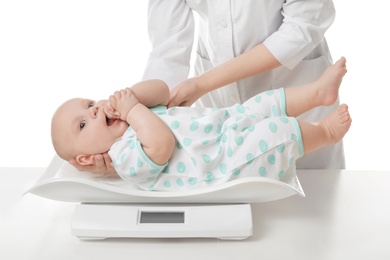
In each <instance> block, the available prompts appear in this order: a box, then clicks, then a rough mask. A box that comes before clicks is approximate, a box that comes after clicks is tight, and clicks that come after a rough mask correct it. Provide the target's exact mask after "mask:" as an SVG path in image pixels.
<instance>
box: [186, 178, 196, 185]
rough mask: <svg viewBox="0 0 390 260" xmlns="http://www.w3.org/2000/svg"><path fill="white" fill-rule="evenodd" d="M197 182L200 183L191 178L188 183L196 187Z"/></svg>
mask: <svg viewBox="0 0 390 260" xmlns="http://www.w3.org/2000/svg"><path fill="white" fill-rule="evenodd" d="M197 181H198V179H196V178H189V179H188V182H189V184H190V185H191V186H194V185H196V183H197Z"/></svg>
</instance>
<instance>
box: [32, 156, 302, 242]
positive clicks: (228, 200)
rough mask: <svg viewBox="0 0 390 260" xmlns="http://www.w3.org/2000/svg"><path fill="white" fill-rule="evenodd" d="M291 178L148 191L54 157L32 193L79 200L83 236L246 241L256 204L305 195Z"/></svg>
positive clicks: (76, 231) (75, 224)
mask: <svg viewBox="0 0 390 260" xmlns="http://www.w3.org/2000/svg"><path fill="white" fill-rule="evenodd" d="M289 182H290V183H289V184H287V183H285V182H281V181H277V180H273V179H269V178H264V177H251V178H242V179H238V180H234V181H231V182H228V183H225V184H222V185H218V186H214V187H208V188H202V189H196V190H189V191H180V192H155V191H143V190H139V189H136V188H135V187H134V186H132V185H131V184H129V183H127V182H125V181H123V180H122V179H120V178H113V177H110V178H108V177H104V176H97V175H94V174H92V173H86V172H79V171H77V170H76V169H75V168H74V167H72V166H71V165H69V164H68V163H67V162H65V161H63V160H62V159H60V158H59V157H58V156H54V158H53V160H52V161H51V163H50V165H49V167H48V168H47V169H46V171H45V172H44V174H43V175H42V176H41V178H40V179H39V180H38V181H37V183H36V184H35V185H34V186H33V187H32V188H31V189H29V190H28V191H27V192H29V193H32V194H35V195H38V196H41V197H45V198H49V199H53V200H59V201H67V202H77V203H78V204H77V205H76V208H75V211H74V215H73V219H72V227H71V228H72V234H73V235H75V236H77V237H79V238H81V239H105V238H126V237H127V238H130V237H134V238H135V237H137V238H157V237H158V238H174V237H175V238H179V237H180V238H185V237H213V238H219V239H245V238H247V237H250V236H251V235H252V233H253V228H252V212H251V206H250V203H259V202H267V201H273V200H278V199H283V198H286V197H289V196H292V195H296V194H299V195H301V196H304V193H303V190H302V188H301V186H300V184H299V181H298V179H297V178H296V177H295V178H293V179H292V180H290V181H289Z"/></svg>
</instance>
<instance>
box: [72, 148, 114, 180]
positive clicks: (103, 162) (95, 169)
mask: <svg viewBox="0 0 390 260" xmlns="http://www.w3.org/2000/svg"><path fill="white" fill-rule="evenodd" d="M69 163H70V164H71V165H72V166H73V167H75V168H76V169H77V170H79V171H86V172H92V173H96V174H102V175H114V174H116V171H115V168H114V166H113V163H112V160H111V158H110V156H109V155H108V153H103V154H97V155H95V165H89V166H88V165H80V164H79V163H78V162H77V161H76V160H74V159H72V160H70V161H69Z"/></svg>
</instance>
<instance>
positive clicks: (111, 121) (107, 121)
mask: <svg viewBox="0 0 390 260" xmlns="http://www.w3.org/2000/svg"><path fill="white" fill-rule="evenodd" d="M114 122H115V119H113V118H108V117H106V123H107V126H112V125H113V124H114Z"/></svg>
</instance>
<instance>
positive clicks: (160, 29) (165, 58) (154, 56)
mask: <svg viewBox="0 0 390 260" xmlns="http://www.w3.org/2000/svg"><path fill="white" fill-rule="evenodd" d="M194 26H195V22H194V17H193V13H192V11H191V9H190V7H189V6H188V5H187V3H186V1H183V0H169V1H167V0H149V6H148V33H149V40H150V42H151V44H152V51H151V53H150V55H149V59H148V61H147V64H146V68H145V71H144V75H143V79H161V80H163V81H164V82H165V83H167V85H168V86H169V87H170V88H173V87H175V86H176V85H177V84H179V83H180V82H181V81H183V80H185V79H187V77H188V73H189V69H190V58H191V50H192V45H193V41H194Z"/></svg>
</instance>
